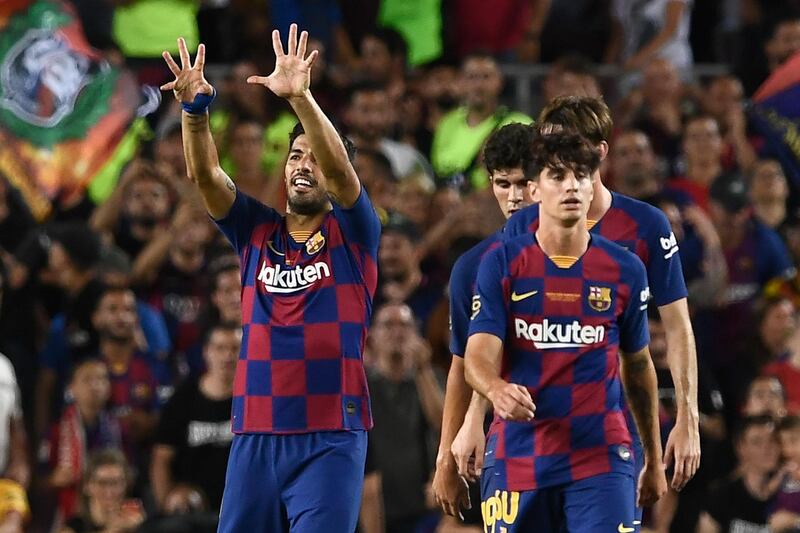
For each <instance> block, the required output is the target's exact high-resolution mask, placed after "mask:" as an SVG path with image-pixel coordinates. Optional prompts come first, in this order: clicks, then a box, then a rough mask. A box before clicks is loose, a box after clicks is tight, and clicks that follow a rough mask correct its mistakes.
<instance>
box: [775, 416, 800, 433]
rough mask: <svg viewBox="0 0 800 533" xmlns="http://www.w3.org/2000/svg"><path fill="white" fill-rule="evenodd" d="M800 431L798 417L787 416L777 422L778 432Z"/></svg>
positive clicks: (799, 417) (799, 419) (799, 418)
mask: <svg viewBox="0 0 800 533" xmlns="http://www.w3.org/2000/svg"><path fill="white" fill-rule="evenodd" d="M799 429H800V416H797V415H789V416H785V417H783V418H782V419H781V421H780V422H778V432H779V433H783V432H784V431H797V430H799Z"/></svg>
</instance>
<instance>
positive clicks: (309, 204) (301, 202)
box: [288, 194, 328, 216]
mask: <svg viewBox="0 0 800 533" xmlns="http://www.w3.org/2000/svg"><path fill="white" fill-rule="evenodd" d="M288 204H289V210H290V211H291V212H292V213H294V214H295V215H304V216H309V215H318V214H320V213H324V212H325V211H326V210H327V208H328V195H327V194H319V195H316V194H315V195H305V196H295V197H292V196H291V195H290V196H289V199H288Z"/></svg>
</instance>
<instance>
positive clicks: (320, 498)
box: [199, 431, 367, 533]
mask: <svg viewBox="0 0 800 533" xmlns="http://www.w3.org/2000/svg"><path fill="white" fill-rule="evenodd" d="M366 456H367V432H366V431H326V432H317V433H303V434H297V435H268V434H250V435H234V437H233V444H232V446H231V453H230V457H229V458H228V471H227V474H226V475H225V492H224V494H223V496H222V509H221V511H220V518H219V529H218V530H217V531H218V533H242V532H246V533H281V532H291V533H312V532H314V533H316V532H318V531H326V532H331V533H353V531H355V529H356V524H357V522H358V511H359V509H360V508H361V492H362V490H363V485H364V462H365V461H366ZM199 467H200V468H202V466H201V465H200V466H199Z"/></svg>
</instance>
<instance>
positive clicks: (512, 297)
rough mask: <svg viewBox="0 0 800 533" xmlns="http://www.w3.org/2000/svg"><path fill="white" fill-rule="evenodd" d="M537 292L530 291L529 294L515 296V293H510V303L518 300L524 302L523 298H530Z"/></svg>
mask: <svg viewBox="0 0 800 533" xmlns="http://www.w3.org/2000/svg"><path fill="white" fill-rule="evenodd" d="M538 292H539V291H531V292H523V293H522V294H517V293H516V292H512V293H511V301H512V302H519V301H520V300H524V299H525V298H530V297H531V296H533V295H535V294H536V293H538Z"/></svg>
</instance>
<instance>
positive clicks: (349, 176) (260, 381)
mask: <svg viewBox="0 0 800 533" xmlns="http://www.w3.org/2000/svg"><path fill="white" fill-rule="evenodd" d="M307 41H308V34H307V33H306V32H302V33H301V34H300V36H299V39H298V32H297V26H296V25H295V24H292V26H291V27H290V29H289V37H288V50H287V51H286V52H284V50H283V46H282V43H281V40H280V35H279V33H278V32H277V31H274V32H273V33H272V43H273V48H274V50H275V56H276V58H275V59H276V62H275V70H274V71H273V72H272V74H270V75H269V76H267V77H261V76H252V77H250V78H248V80H247V81H248V83H258V84H261V85H264V86H265V87H267V88H268V89H269V90H271V91H272V92H274V93H275V94H276V95H278V96H280V97H283V98H285V99H286V100H287V101H288V102H289V104H290V105H291V106H292V109H293V110H294V111H295V113H296V114H297V116H298V118H299V119H300V124H299V125H298V126H297V127H296V128H295V130H294V131H293V132H292V135H291V138H290V147H289V158H288V160H287V162H286V167H285V172H284V174H285V181H286V189H287V196H288V202H287V203H288V207H287V214H286V216H285V217H282V216H280V215H279V214H278V213H277V212H276V211H275V210H273V209H271V208H269V207H267V206H265V205H263V204H261V203H259V202H258V201H256V200H254V199H252V198H250V197H248V196H247V195H245V194H244V193H242V192H241V191H239V190H237V188H236V186H235V185H234V183H233V181H232V180H231V179H230V177H228V176H227V175H226V174H225V172H223V170H222V169H221V168H220V166H219V160H218V157H217V151H216V148H215V146H214V142H213V139H212V137H211V133H210V130H209V123H208V113H207V108H208V105H209V104H210V102H211V100H212V99H213V96H214V89H213V88H212V87H211V85H210V84H209V83H208V82H207V81H206V80H205V78H204V76H203V63H204V58H205V49H204V46H203V45H202V44H201V45H200V46H199V47H198V51H197V58H196V60H195V63H194V65H191V64H190V58H189V53H188V51H187V49H186V43H185V42H184V41H183V39H180V40H179V42H178V44H179V49H180V58H181V66H178V65H177V64H176V63H175V61H174V60H173V59H172V57H170V55H169V54H168V53H166V52H165V53H164V59H165V60H166V61H167V64H168V65H169V67H170V69H171V70H172V72H173V74H175V81H173V82H170V83H168V84H166V85H164V86H163V87H162V89H164V90H170V89H171V90H173V91H174V94H175V97H176V98H177V99H178V101H179V102H181V104H182V106H183V109H184V112H183V116H182V129H183V143H184V151H185V153H186V162H187V167H188V173H189V177H190V179H191V180H192V181H194V182H195V183H196V184H197V186H198V188H199V190H200V192H201V193H202V196H203V198H204V201H205V204H206V207H207V208H208V212H209V214H210V215H211V217H212V218H213V219H214V221H215V222H216V224H217V226H218V227H219V228H220V230H221V231H222V232H223V233H224V234H225V236H226V237H227V238H228V240H229V241H230V242H231V244H232V245H233V247H234V249H235V250H236V251H237V252H238V254H239V258H240V262H241V275H242V285H243V287H242V324H243V327H242V329H243V339H242V348H241V353H240V356H239V361H238V364H237V368H236V377H235V380H234V391H233V417H232V418H233V421H232V429H233V432H234V433H235V436H234V440H233V445H232V448H231V453H230V459H229V462H228V472H227V476H226V481H225V492H224V495H223V500H222V511H221V515H220V525H219V531H220V532H241V531H252V532H263V531H270V532H280V531H291V532H317V531H330V532H341V533H352V531H354V530H355V527H356V522H357V519H358V510H359V506H360V501H361V490H362V485H363V477H364V462H365V457H366V443H367V434H366V430H368V429H369V428H370V427H371V426H372V417H371V414H370V407H369V396H368V392H367V383H366V377H365V374H364V368H363V364H362V351H363V347H364V340H365V338H366V333H367V325H368V322H369V317H370V313H371V310H372V296H373V294H374V291H375V286H376V284H377V266H376V264H377V249H378V242H379V239H380V222H379V220H378V217H377V215H376V214H375V211H374V209H373V208H372V205H371V204H370V201H369V198H368V197H367V195H366V192H365V191H364V190H363V188H362V187H361V184H360V182H359V180H358V177H357V176H356V173H355V171H354V170H353V166H352V164H351V159H352V157H353V155H354V152H353V150H352V145H351V144H350V143H349V141H347V140H346V139H343V138H342V137H340V135H339V133H338V132H337V131H336V129H335V128H334V127H333V125H332V124H331V122H330V121H329V120H328V118H327V117H326V116H325V114H324V113H323V112H322V110H321V109H320V108H319V106H318V105H317V103H316V102H315V101H314V98H313V97H312V95H311V92H310V90H309V85H310V79H311V77H310V74H311V66H312V64H313V63H314V59H315V58H316V56H317V52H316V51H313V52H311V53H310V54H306V45H307Z"/></svg>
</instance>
